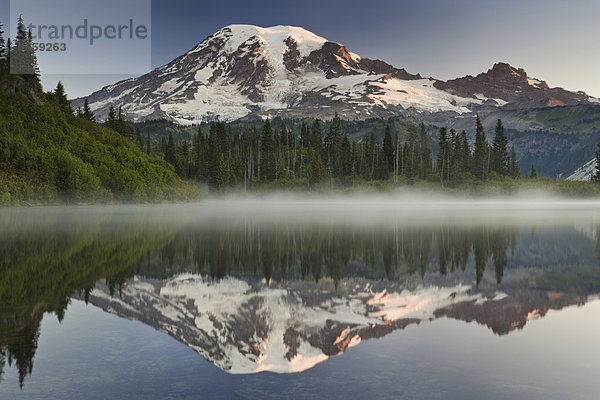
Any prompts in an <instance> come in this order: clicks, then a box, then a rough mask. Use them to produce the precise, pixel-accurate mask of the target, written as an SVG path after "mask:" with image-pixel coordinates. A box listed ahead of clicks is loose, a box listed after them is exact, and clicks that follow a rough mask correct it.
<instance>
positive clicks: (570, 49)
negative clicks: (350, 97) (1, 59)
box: [0, 0, 600, 96]
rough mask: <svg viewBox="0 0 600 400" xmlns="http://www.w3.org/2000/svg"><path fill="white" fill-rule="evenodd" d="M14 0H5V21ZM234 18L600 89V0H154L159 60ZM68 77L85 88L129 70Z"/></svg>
mask: <svg viewBox="0 0 600 400" xmlns="http://www.w3.org/2000/svg"><path fill="white" fill-rule="evenodd" d="M14 1H19V0H14ZM80 1H81V0H80ZM97 1H101V0H97ZM123 1H127V0H123ZM46 3H47V4H49V5H50V4H51V3H52V1H51V0H48V1H47V2H46ZM8 4H9V0H0V6H1V7H0V21H2V22H5V21H6V20H7V19H8ZM65 12H68V10H65ZM233 23H244V24H254V25H260V26H265V27H266V26H273V25H296V26H302V27H304V28H306V29H308V30H310V31H312V32H314V33H315V34H317V35H319V36H323V37H325V38H327V39H329V40H331V41H336V42H340V43H342V44H344V45H346V47H347V48H348V49H349V50H350V51H353V52H355V53H358V54H360V55H361V56H363V57H369V58H379V59H383V60H385V61H387V62H389V63H391V64H393V65H394V66H396V67H403V68H406V69H407V70H408V71H409V72H412V73H420V74H421V75H424V76H433V77H436V78H440V79H449V78H455V77H458V76H463V75H466V74H471V75H476V74H478V73H480V72H483V71H486V70H487V69H489V68H490V67H491V66H492V65H493V64H494V63H495V62H498V61H505V62H509V63H510V64H512V65H514V66H518V67H522V68H524V69H525V70H526V71H527V72H528V73H529V75H530V76H533V77H536V78H540V79H543V80H546V81H547V82H548V84H549V85H550V86H562V87H565V88H567V89H571V90H584V91H586V92H588V93H589V94H592V95H595V96H600V79H598V78H597V70H598V67H597V66H598V64H599V63H600V46H598V40H599V38H600V1H598V0H571V1H569V2H566V1H556V0H519V1H517V0H502V1H499V0H496V1H489V0H454V1H452V0H420V1H416V0H415V1H413V0H408V1H406V0H396V1H377V0H371V1H348V0H345V1H331V0H318V1H314V0H308V1H295V2H289V1H261V0H259V1H239V0H228V1H210V2H209V1H188V0H153V1H152V27H151V28H152V64H153V67H157V66H160V65H163V64H165V63H167V62H169V61H171V60H172V59H173V58H175V57H177V56H179V55H181V54H183V53H184V52H186V51H187V50H189V49H190V48H192V47H193V46H194V45H196V44H197V43H198V42H200V41H202V40H203V39H204V38H205V37H206V36H208V35H211V34H212V33H214V32H215V31H217V30H219V29H220V28H222V27H223V26H225V25H229V24H233ZM61 78H62V79H63V80H64V81H65V84H66V86H67V90H68V91H69V93H70V94H71V95H73V96H79V95H84V94H86V93H89V92H90V91H91V90H93V89H98V88H99V87H100V86H103V85H105V84H108V83H112V82H114V81H116V80H118V79H122V78H123V77H122V76H94V77H90V76H79V77H61ZM57 79H58V77H55V76H54V77H48V78H46V79H44V83H45V84H46V85H47V86H50V85H53V84H55V83H56V80H57Z"/></svg>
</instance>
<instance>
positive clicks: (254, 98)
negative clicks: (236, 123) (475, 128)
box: [72, 25, 597, 124]
mask: <svg viewBox="0 0 600 400" xmlns="http://www.w3.org/2000/svg"><path fill="white" fill-rule="evenodd" d="M88 100H89V103H90V107H91V108H92V110H93V111H94V112H95V113H96V115H97V117H99V119H100V120H102V119H104V118H105V116H106V115H107V113H108V108H109V107H110V105H113V106H115V107H118V106H122V107H123V110H124V112H125V113H126V117H127V118H128V119H131V120H134V121H142V120H147V119H158V118H166V119H169V120H172V121H174V122H177V123H180V124H192V123H198V122H202V121H210V120H217V119H218V120H224V121H232V120H235V119H239V118H242V117H245V116H247V115H249V114H255V115H261V116H265V115H270V116H274V115H286V116H290V117H293V116H296V117H302V116H311V117H323V118H327V117H330V116H332V115H333V113H334V112H338V113H339V114H340V115H341V116H342V117H343V118H345V119H365V118H370V117H390V116H395V115H400V114H407V113H408V114H411V113H434V114H435V113H447V112H450V113H451V114H452V115H460V114H465V113H471V112H472V111H474V110H477V109H480V108H482V107H499V106H506V105H507V104H516V105H519V106H523V105H526V104H530V105H559V104H577V103H580V102H595V101H597V100H596V99H594V98H592V97H590V96H587V95H586V94H585V93H582V92H578V93H573V92H568V91H566V90H563V89H560V88H554V89H551V88H549V87H548V85H546V83H545V82H542V81H539V80H537V79H533V78H529V77H528V76H527V74H526V73H525V71H523V70H522V69H515V68H512V67H510V66H509V65H508V64H497V65H495V66H494V68H492V69H491V70H490V71H488V72H487V73H485V74H480V75H478V76H477V77H474V78H473V77H470V76H467V77H465V78H459V79H455V80H452V81H448V82H443V81H440V80H436V79H433V78H423V77H421V76H420V75H418V74H416V75H413V74H411V73H408V72H407V71H406V70H404V69H398V68H395V67H393V66H391V65H389V64H387V63H385V62H383V61H380V60H371V59H368V58H363V57H361V56H359V55H357V54H355V53H352V52H350V51H348V50H347V49H346V47H345V46H343V45H341V44H338V43H334V42H331V41H328V40H327V39H325V38H322V37H320V36H317V35H315V34H313V33H311V32H309V31H307V30H305V29H303V28H300V27H293V26H274V27H270V28H261V27H258V26H252V25H230V26H227V27H225V28H223V29H221V30H219V31H218V32H216V33H215V34H213V35H211V36H209V37H207V38H206V39H205V40H203V41H202V42H201V43H200V44H198V45H197V46H196V47H194V48H193V49H192V50H190V51H189V52H187V53H186V54H184V55H182V56H181V57H179V58H177V59H175V60H174V61H172V62H171V63H169V64H167V65H165V66H163V67H160V68H157V69H155V70H153V71H152V72H150V73H148V74H146V75H143V76H140V77H137V78H132V79H128V80H125V81H122V82H119V83H116V84H114V85H111V86H107V87H105V88H103V89H102V90H100V91H98V92H95V93H93V94H91V95H90V96H89V97H88ZM72 104H73V106H74V107H75V108H77V107H78V106H80V105H82V104H83V99H76V100H74V101H73V102H72Z"/></svg>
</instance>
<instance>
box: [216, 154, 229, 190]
mask: <svg viewBox="0 0 600 400" xmlns="http://www.w3.org/2000/svg"><path fill="white" fill-rule="evenodd" d="M215 183H216V186H217V187H218V188H224V187H226V186H227V184H228V183H229V170H228V168H227V163H226V162H225V157H224V156H223V154H222V153H221V154H219V156H218V158H217V171H216V176H215Z"/></svg>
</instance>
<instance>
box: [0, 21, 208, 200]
mask: <svg viewBox="0 0 600 400" xmlns="http://www.w3.org/2000/svg"><path fill="white" fill-rule="evenodd" d="M18 27H19V29H18V35H17V38H16V40H15V41H14V45H12V46H6V45H5V44H4V41H3V40H0V82H4V84H3V85H0V204H21V203H23V202H34V203H35V202H39V203H48V202H50V203H55V202H98V201H99V202H112V201H119V202H123V201H136V202H140V201H161V200H170V201H185V200H190V199H193V198H198V196H199V192H198V191H197V190H196V189H195V188H192V187H190V186H188V185H187V184H186V183H184V182H183V181H182V180H181V179H180V178H179V177H178V176H177V175H176V174H175V172H174V169H173V167H172V166H171V165H170V164H169V163H167V162H165V161H164V160H162V159H161V158H160V157H153V156H148V155H147V154H145V153H144V152H143V151H142V150H141V149H140V144H139V141H137V142H136V141H135V140H134V139H135V137H133V136H134V135H131V131H132V130H133V128H131V127H130V126H128V125H127V124H126V123H125V122H124V119H122V118H119V120H117V121H115V123H114V124H113V125H109V126H108V127H102V126H99V125H97V124H95V123H94V120H95V117H94V116H93V113H92V112H91V110H89V107H88V108H87V109H85V110H84V111H82V112H81V113H79V116H74V115H73V114H72V111H71V108H70V106H69V102H68V100H67V96H66V94H65V91H64V87H63V86H62V84H61V83H59V85H58V86H57V88H56V90H55V91H54V92H51V93H47V94H44V93H42V92H41V86H40V85H39V77H38V75H37V61H36V58H35V52H33V51H32V49H31V38H30V37H29V36H28V35H27V33H26V31H25V27H24V23H23V21H22V19H19V25H18ZM0 37H2V35H0ZM10 63H13V64H15V63H16V64H17V67H19V68H18V70H17V71H23V74H21V75H14V74H12V75H11V74H9V65H12V64H10ZM120 116H122V113H120ZM111 128H112V129H111Z"/></svg>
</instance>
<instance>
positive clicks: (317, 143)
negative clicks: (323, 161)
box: [310, 119, 323, 153]
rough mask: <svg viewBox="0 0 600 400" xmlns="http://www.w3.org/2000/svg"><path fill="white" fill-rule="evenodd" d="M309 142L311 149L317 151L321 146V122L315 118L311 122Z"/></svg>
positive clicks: (319, 150)
mask: <svg viewBox="0 0 600 400" xmlns="http://www.w3.org/2000/svg"><path fill="white" fill-rule="evenodd" d="M310 144H311V147H312V148H313V149H316V150H317V151H318V152H319V153H320V152H321V150H322V146H323V135H322V133H321V122H320V121H319V120H318V119H315V122H313V125H312V129H311V136H310Z"/></svg>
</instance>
